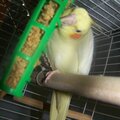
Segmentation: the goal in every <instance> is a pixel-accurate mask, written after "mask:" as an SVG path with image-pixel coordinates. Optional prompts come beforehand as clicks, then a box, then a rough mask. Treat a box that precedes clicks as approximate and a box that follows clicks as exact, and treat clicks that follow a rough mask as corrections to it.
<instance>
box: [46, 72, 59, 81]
mask: <svg viewBox="0 0 120 120" xmlns="http://www.w3.org/2000/svg"><path fill="white" fill-rule="evenodd" d="M55 73H60V71H59V70H54V71H50V72H48V73H47V74H46V79H45V81H44V82H45V83H47V82H48V81H49V79H50V78H51V76H52V75H53V74H55Z"/></svg>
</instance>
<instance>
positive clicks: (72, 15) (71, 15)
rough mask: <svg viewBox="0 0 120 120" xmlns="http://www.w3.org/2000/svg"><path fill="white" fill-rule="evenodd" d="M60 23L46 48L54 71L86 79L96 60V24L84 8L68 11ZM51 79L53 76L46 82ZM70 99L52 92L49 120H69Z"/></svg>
mask: <svg viewBox="0 0 120 120" xmlns="http://www.w3.org/2000/svg"><path fill="white" fill-rule="evenodd" d="M61 21H62V26H61V27H60V28H57V29H56V30H55V31H54V33H53V35H52V36H51V38H50V40H49V42H48V46H47V49H48V51H47V56H48V58H49V60H50V63H51V66H52V69H53V70H56V71H59V72H62V73H74V74H81V75H87V74H88V73H89V71H90V67H91V62H92V57H93V48H94V38H93V33H92V30H91V25H92V24H93V21H92V19H91V18H90V16H89V14H88V12H87V11H86V10H85V9H84V8H70V9H68V10H66V11H65V12H64V14H63V16H62V18H61ZM51 74H52V73H51ZM49 77H50V75H48V77H47V79H46V81H48V80H49ZM71 97H72V95H71V94H69V93H64V92H60V91H54V92H53V95H52V100H51V109H50V120H65V119H66V116H67V112H68V108H69V104H70V100H71Z"/></svg>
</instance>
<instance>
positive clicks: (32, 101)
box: [14, 96, 43, 109]
mask: <svg viewBox="0 0 120 120" xmlns="http://www.w3.org/2000/svg"><path fill="white" fill-rule="evenodd" d="M14 100H15V101H17V102H20V103H23V104H26V105H29V106H32V107H36V108H39V109H43V102H42V101H39V100H36V99H33V98H30V97H26V96H24V97H22V98H17V97H14Z"/></svg>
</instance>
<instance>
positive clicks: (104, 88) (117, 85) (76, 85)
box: [38, 73, 120, 105]
mask: <svg viewBox="0 0 120 120" xmlns="http://www.w3.org/2000/svg"><path fill="white" fill-rule="evenodd" d="M38 78H39V77H38ZM43 85H44V86H46V87H50V88H52V89H56V90H60V91H65V92H70V93H73V94H78V95H82V96H85V97H88V98H92V99H96V100H100V101H103V102H107V103H111V104H115V105H120V77H104V76H85V75H74V74H61V73H55V74H53V75H52V76H51V78H50V79H49V80H48V82H47V83H43Z"/></svg>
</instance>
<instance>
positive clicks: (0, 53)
mask: <svg viewBox="0 0 120 120" xmlns="http://www.w3.org/2000/svg"><path fill="white" fill-rule="evenodd" d="M37 3H38V0H34V1H33V0H0V77H1V75H2V74H3V72H4V68H5V66H6V65H7V63H8V61H9V58H10V56H11V54H12V52H13V50H14V48H15V46H16V44H17V42H18V38H19V36H20V35H21V33H22V31H23V30H24V28H25V26H26V24H27V22H28V20H29V18H30V16H31V14H32V12H33V9H34V8H35V6H36V5H37ZM72 6H79V7H84V8H85V9H87V11H88V12H89V14H90V16H91V17H92V18H93V20H94V21H95V22H96V24H97V25H98V26H100V28H96V27H92V29H93V32H94V36H95V51H94V59H93V63H92V67H91V71H90V75H105V76H120V1H119V0H75V2H74V4H73V5H72ZM39 69H40V68H39V67H38V68H36V71H37V70H39ZM34 72H35V71H34ZM24 92H25V96H27V97H29V98H33V99H34V100H40V101H44V102H45V103H46V109H40V107H33V106H31V105H26V104H25V103H21V102H18V101H16V100H15V99H13V96H11V95H6V96H5V98H4V99H2V100H0V120H21V119H24V120H48V119H49V105H48V107H47V104H49V103H50V98H51V92H52V90H51V89H48V88H45V87H40V86H38V85H36V84H35V83H33V82H30V83H29V84H28V85H26V88H25V91H24ZM70 108H71V109H72V110H75V111H78V112H81V113H83V114H88V115H90V116H91V118H92V119H93V120H120V107H119V106H115V105H111V104H107V103H103V102H100V101H96V100H91V99H87V98H84V97H81V96H76V95H73V98H72V101H71V105H70ZM67 119H68V120H72V119H71V118H67Z"/></svg>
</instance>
